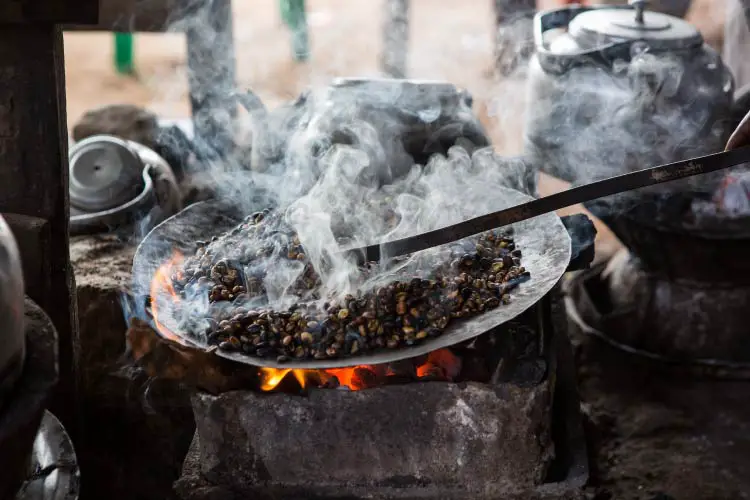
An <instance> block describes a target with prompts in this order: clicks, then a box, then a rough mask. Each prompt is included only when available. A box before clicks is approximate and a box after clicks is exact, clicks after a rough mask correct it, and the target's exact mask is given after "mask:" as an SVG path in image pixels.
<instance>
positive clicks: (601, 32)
mask: <svg viewBox="0 0 750 500" xmlns="http://www.w3.org/2000/svg"><path fill="white" fill-rule="evenodd" d="M629 3H630V4H631V5H632V6H633V8H631V9H628V8H597V9H592V10H589V11H587V12H582V13H581V14H579V15H577V16H576V17H575V18H573V20H572V21H571V22H570V25H569V26H568V32H569V33H570V35H571V36H572V37H573V38H575V39H576V41H577V42H578V43H579V44H580V45H581V46H582V47H586V48H595V47H598V46H602V45H607V44H611V43H617V42H628V41H643V42H645V43H647V44H648V46H649V47H650V48H652V49H655V50H678V49H687V48H693V47H697V46H701V45H702V44H703V37H702V36H701V34H700V32H699V31H698V30H697V29H696V28H695V27H694V26H693V25H692V24H690V23H688V22H686V21H683V20H682V19H680V18H677V17H674V16H670V15H667V14H662V13H659V12H651V11H646V10H645V7H646V4H647V3H648V2H646V1H643V0H630V2H629Z"/></svg>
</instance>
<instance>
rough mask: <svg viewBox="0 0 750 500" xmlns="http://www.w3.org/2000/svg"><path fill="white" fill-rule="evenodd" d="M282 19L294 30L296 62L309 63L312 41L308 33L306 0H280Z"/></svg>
mask: <svg viewBox="0 0 750 500" xmlns="http://www.w3.org/2000/svg"><path fill="white" fill-rule="evenodd" d="M279 7H280V8H281V18H282V19H283V20H284V22H285V23H286V24H287V26H289V29H291V30H292V51H293V52H294V59H295V60H296V61H307V59H308V58H309V57H310V41H309V38H308V33H307V16H306V15H305V0H279Z"/></svg>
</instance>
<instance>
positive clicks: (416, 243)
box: [344, 146, 750, 263]
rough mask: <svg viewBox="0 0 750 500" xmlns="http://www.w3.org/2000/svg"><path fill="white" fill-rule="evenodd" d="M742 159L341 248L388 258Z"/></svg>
mask: <svg viewBox="0 0 750 500" xmlns="http://www.w3.org/2000/svg"><path fill="white" fill-rule="evenodd" d="M742 163H750V146H748V147H744V148H740V149H734V150H730V151H724V152H721V153H715V154H711V155H707V156H702V157H699V158H693V159H690V160H683V161H678V162H674V163H668V164H666V165H661V166H658V167H651V168H646V169H643V170H638V171H636V172H631V173H628V174H623V175H618V176H616V177H610V178H609V179H604V180H601V181H597V182H592V183H591V184H586V185H584V186H578V187H575V188H572V189H569V190H567V191H562V192H560V193H555V194H553V195H550V196H545V197H544V198H539V199H536V200H532V201H530V202H528V203H522V204H521V205H517V206H515V207H510V208H506V209H504V210H500V211H498V212H493V213H491V214H486V215H482V216H479V217H476V218H474V219H469V220H467V221H464V222H459V223H458V224H454V225H452V226H447V227H443V228H441V229H435V230H433V231H428V232H426V233H422V234H418V235H415V236H409V237H407V238H402V239H399V240H393V241H388V242H384V243H379V244H375V245H370V246H367V247H364V248H351V249H347V250H344V252H345V253H347V254H351V255H353V256H354V257H355V258H357V260H358V262H360V263H363V262H373V261H379V260H380V258H381V255H382V256H386V257H388V258H391V257H397V256H399V255H405V254H408V253H413V252H418V251H420V250H425V249H428V248H433V247H437V246H440V245H445V244H446V243H452V242H454V241H458V240H461V239H463V238H467V237H469V236H473V235H475V234H479V233H483V232H485V231H489V230H491V229H496V228H500V227H503V226H508V225H510V224H514V223H516V222H521V221H524V220H527V219H531V218H533V217H536V216H539V215H543V214H546V213H549V212H554V211H556V210H560V209H562V208H566V207H569V206H572V205H577V204H579V203H583V202H586V201H591V200H595V199H597V198H603V197H605V196H611V195H614V194H618V193H624V192H626V191H632V190H634V189H639V188H644V187H648V186H654V185H656V184H661V183H663V182H671V181H676V180H679V179H684V178H686V177H692V176H694V175H700V174H707V173H710V172H715V171H717V170H722V169H725V168H729V167H734V166H737V165H740V164H742Z"/></svg>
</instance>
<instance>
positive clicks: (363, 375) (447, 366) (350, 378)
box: [260, 349, 461, 392]
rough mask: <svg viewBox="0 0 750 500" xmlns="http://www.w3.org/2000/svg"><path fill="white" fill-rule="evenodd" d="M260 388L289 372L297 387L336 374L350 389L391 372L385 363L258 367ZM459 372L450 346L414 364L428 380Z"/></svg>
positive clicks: (271, 387) (321, 381)
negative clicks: (313, 367) (325, 367)
mask: <svg viewBox="0 0 750 500" xmlns="http://www.w3.org/2000/svg"><path fill="white" fill-rule="evenodd" d="M260 371H261V387H260V388H261V390H262V391H265V392H271V391H273V390H274V389H276V388H277V387H278V386H279V384H281V382H282V381H283V380H284V378H285V377H286V376H287V375H289V373H291V374H292V376H293V377H294V378H296V379H297V382H299V385H300V387H301V388H303V389H304V388H305V387H308V386H318V387H319V386H325V385H327V384H329V383H330V382H331V381H332V379H333V377H336V380H338V383H339V385H340V386H343V387H347V388H349V389H350V390H352V391H361V390H362V389H370V388H373V387H378V386H381V385H384V384H385V383H386V379H387V378H388V377H389V376H391V375H392V372H390V371H389V370H388V369H387V368H386V365H377V366H371V365H360V366H355V367H352V368H332V369H329V370H294V369H290V368H284V369H276V368H261V369H260ZM460 371H461V360H460V359H459V358H458V357H456V356H455V355H454V354H453V353H452V352H451V351H450V349H438V350H437V351H433V352H431V353H430V354H429V355H428V357H427V361H425V362H424V363H423V364H421V365H419V366H417V368H416V373H417V377H418V378H426V377H429V378H430V380H443V381H446V382H451V381H453V380H454V379H455V378H456V377H457V376H458V374H459V372H460Z"/></svg>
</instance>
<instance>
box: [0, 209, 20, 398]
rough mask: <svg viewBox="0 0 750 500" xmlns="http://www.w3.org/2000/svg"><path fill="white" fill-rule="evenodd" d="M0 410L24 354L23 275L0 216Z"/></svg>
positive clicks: (15, 378)
mask: <svg viewBox="0 0 750 500" xmlns="http://www.w3.org/2000/svg"><path fill="white" fill-rule="evenodd" d="M0 283H1V284H2V285H1V286H0V346H2V347H0V411H1V410H2V408H3V402H4V401H5V400H6V396H8V395H9V393H10V391H11V390H12V389H13V387H14V386H15V383H16V381H17V380H18V378H19V377H20V376H21V372H22V371H23V365H24V360H25V355H26V336H25V334H24V328H23V311H24V309H23V293H24V289H23V286H24V285H23V275H22V273H21V259H20V257H19V254H18V247H17V246H16V240H15V238H14V237H13V234H12V233H11V232H10V229H9V228H8V225H7V224H6V223H5V219H3V218H2V216H0Z"/></svg>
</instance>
